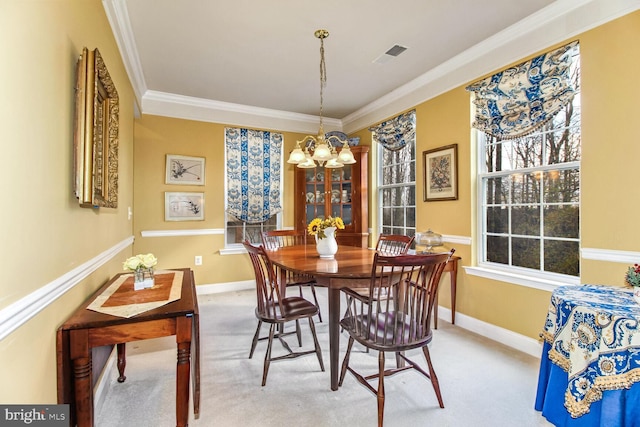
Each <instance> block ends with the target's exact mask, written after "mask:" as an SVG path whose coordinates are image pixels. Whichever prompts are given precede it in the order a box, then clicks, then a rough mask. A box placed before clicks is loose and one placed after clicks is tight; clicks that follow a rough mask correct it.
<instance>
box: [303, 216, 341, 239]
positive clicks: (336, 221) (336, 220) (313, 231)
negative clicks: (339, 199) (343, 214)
mask: <svg viewBox="0 0 640 427" xmlns="http://www.w3.org/2000/svg"><path fill="white" fill-rule="evenodd" d="M328 227H335V228H337V229H338V230H344V222H343V221H342V218H340V217H339V216H337V217H332V216H329V217H327V218H324V219H322V218H314V219H313V220H312V221H311V222H310V223H309V225H308V226H307V231H309V234H310V235H312V236H318V239H324V238H325V237H327V236H326V234H324V230H325V229H326V228H328Z"/></svg>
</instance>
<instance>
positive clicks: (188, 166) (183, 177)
mask: <svg viewBox="0 0 640 427" xmlns="http://www.w3.org/2000/svg"><path fill="white" fill-rule="evenodd" d="M165 183H166V184H183V185H204V157H189V156H178V155H175V154H167V165H166V179H165Z"/></svg>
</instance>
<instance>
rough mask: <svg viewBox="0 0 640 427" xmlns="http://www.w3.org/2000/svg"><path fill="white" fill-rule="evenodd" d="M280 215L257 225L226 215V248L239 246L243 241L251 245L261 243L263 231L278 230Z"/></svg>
mask: <svg viewBox="0 0 640 427" xmlns="http://www.w3.org/2000/svg"><path fill="white" fill-rule="evenodd" d="M280 216H281V214H277V215H274V216H272V217H271V218H269V219H268V220H266V221H264V222H261V223H258V224H249V223H246V222H244V221H241V220H239V219H238V218H236V217H234V216H232V215H229V214H226V217H227V220H226V224H227V226H226V236H227V237H226V246H232V245H237V244H241V243H242V242H243V241H244V240H245V239H247V240H249V241H250V242H251V243H256V244H259V243H262V237H261V234H262V232H263V231H270V230H277V229H278V228H280V226H279V225H278V224H280Z"/></svg>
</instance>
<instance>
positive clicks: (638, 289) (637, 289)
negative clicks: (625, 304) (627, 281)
mask: <svg viewBox="0 0 640 427" xmlns="http://www.w3.org/2000/svg"><path fill="white" fill-rule="evenodd" d="M633 299H635V300H636V302H637V303H638V304H640V286H634V287H633Z"/></svg>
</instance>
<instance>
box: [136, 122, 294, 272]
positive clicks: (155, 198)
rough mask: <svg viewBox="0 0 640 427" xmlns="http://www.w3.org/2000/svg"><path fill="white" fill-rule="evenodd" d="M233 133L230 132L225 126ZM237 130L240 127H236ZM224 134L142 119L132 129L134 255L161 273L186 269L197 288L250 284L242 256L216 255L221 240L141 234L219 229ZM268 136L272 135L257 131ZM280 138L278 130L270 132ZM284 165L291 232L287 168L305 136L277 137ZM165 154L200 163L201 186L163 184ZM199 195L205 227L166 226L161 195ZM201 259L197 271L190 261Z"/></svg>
mask: <svg viewBox="0 0 640 427" xmlns="http://www.w3.org/2000/svg"><path fill="white" fill-rule="evenodd" d="M230 127H233V126H230ZM238 127H240V126H238ZM224 129H225V125H222V124H218V123H206V122H198V121H192V120H183V119H174V118H167V117H160V116H152V115H143V116H142V117H141V118H140V119H138V120H136V124H135V150H134V151H135V153H134V155H135V161H136V167H135V176H134V193H135V201H136V209H135V212H134V231H135V236H136V237H135V244H134V248H135V251H136V253H146V252H153V253H154V254H155V255H156V256H157V257H158V266H159V267H160V268H171V267H190V268H192V269H193V271H194V274H195V279H196V284H198V285H202V284H205V285H210V284H216V283H228V282H237V281H244V280H252V279H253V277H254V276H253V274H254V273H253V270H252V268H251V263H250V261H249V257H248V256H247V255H246V254H236V255H221V254H220V249H223V248H224V235H222V234H220V235H205V236H186V237H183V236H174V237H142V236H141V231H145V230H183V229H224V226H225V223H224V205H225V200H224V185H225V179H226V178H225V164H224V155H225V152H224ZM261 130H272V129H261ZM272 131H276V132H280V131H278V130H272ZM281 133H282V134H283V136H284V143H285V146H284V155H285V164H284V167H283V176H282V180H283V183H284V189H283V193H284V195H285V197H284V201H283V222H282V224H283V226H284V227H293V223H294V218H293V197H292V195H293V181H294V168H295V165H290V164H287V163H286V159H287V158H288V155H289V152H290V151H291V150H293V148H294V146H295V143H296V140H298V139H302V137H304V135H302V134H297V133H291V132H281ZM167 154H178V155H185V156H194V157H204V158H205V168H206V171H205V181H206V182H205V185H204V186H199V185H167V184H165V164H166V155H167ZM167 191H187V192H191V191H193V192H204V193H205V194H204V197H205V202H204V212H205V213H204V217H205V218H204V221H169V222H167V221H165V220H164V193H165V192H167ZM196 255H201V256H202V266H196V265H194V257H195V256H196Z"/></svg>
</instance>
